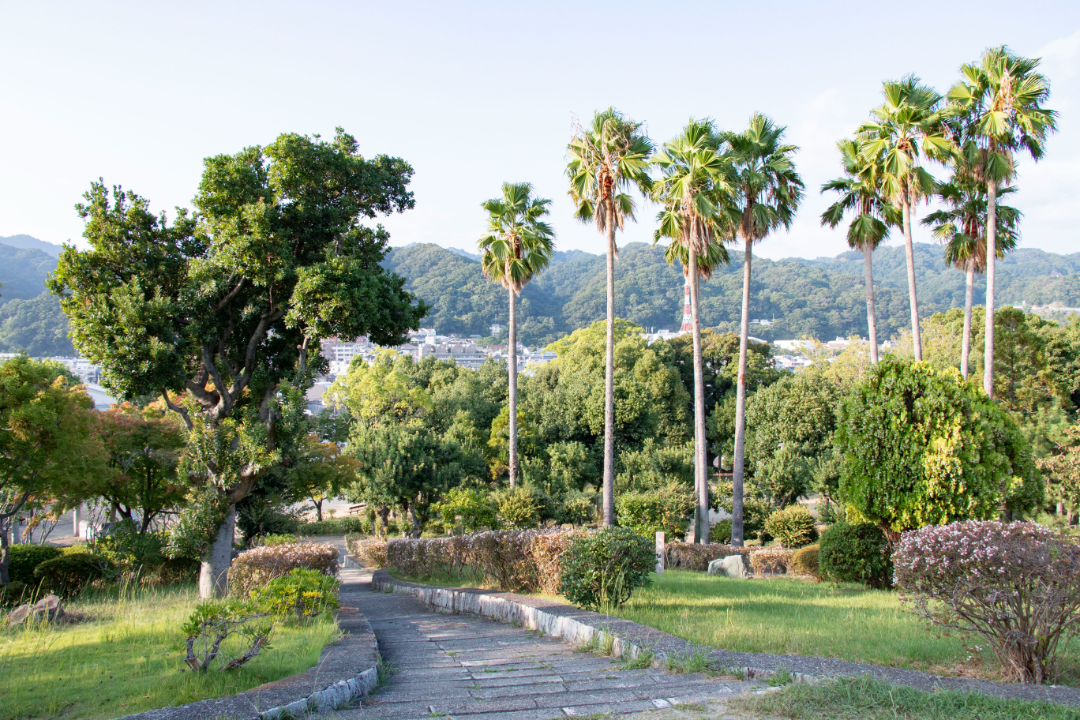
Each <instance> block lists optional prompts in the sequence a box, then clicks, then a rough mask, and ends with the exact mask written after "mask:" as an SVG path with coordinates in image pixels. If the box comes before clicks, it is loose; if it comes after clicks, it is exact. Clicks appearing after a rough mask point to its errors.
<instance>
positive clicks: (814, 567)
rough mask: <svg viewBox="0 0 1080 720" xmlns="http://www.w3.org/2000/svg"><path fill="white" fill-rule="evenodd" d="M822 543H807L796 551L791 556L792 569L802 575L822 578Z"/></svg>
mask: <svg viewBox="0 0 1080 720" xmlns="http://www.w3.org/2000/svg"><path fill="white" fill-rule="evenodd" d="M820 550H821V546H820V545H807V546H806V547H804V548H800V549H798V550H796V551H795V554H794V555H793V556H792V557H791V569H792V570H794V571H795V572H797V573H798V574H800V575H809V576H811V577H813V578H814V579H816V580H821V559H820V557H819V556H820Z"/></svg>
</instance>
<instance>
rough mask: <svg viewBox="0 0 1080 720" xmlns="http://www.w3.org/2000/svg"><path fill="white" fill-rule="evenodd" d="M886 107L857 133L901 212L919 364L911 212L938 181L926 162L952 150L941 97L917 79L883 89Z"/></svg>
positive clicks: (920, 344)
mask: <svg viewBox="0 0 1080 720" xmlns="http://www.w3.org/2000/svg"><path fill="white" fill-rule="evenodd" d="M882 92H883V94H884V96H885V102H884V104H882V105H881V106H880V107H878V108H876V109H875V110H874V111H873V115H874V118H875V119H874V120H872V121H870V122H867V123H864V124H863V126H862V127H861V128H859V135H860V140H861V145H860V146H861V148H862V153H863V155H864V158H865V159H866V160H867V161H874V160H876V159H877V158H880V159H881V168H882V173H881V183H882V190H883V192H884V193H885V196H886V197H887V198H889V201H890V202H892V204H894V205H896V206H898V207H899V208H900V211H901V215H902V220H903V227H904V250H905V251H906V253H907V275H908V302H909V304H910V306H911V339H912V343H913V344H914V347H915V359H916V360H922V333H921V332H920V329H919V300H918V294H917V293H916V291H915V250H914V247H913V246H912V244H911V208H912V206H913V205H915V204H916V203H917V202H919V200H920V199H923V198H925V197H926V196H927V195H929V194H930V193H931V192H933V189H934V178H933V177H932V176H931V175H930V173H929V172H927V171H926V168H924V167H922V158H923V156H926V157H928V158H932V159H942V158H945V157H948V156H949V155H950V154H951V152H952V149H953V144H952V142H951V141H950V140H949V138H948V137H946V136H945V134H944V132H943V129H942V113H941V110H940V107H939V106H940V105H941V99H942V98H941V95H939V94H938V93H936V92H934V90H933V89H931V88H930V87H927V86H926V85H923V84H922V82H921V81H920V80H919V79H918V78H917V77H914V76H911V75H909V76H908V77H906V78H904V79H903V80H898V81H888V82H886V83H884V85H883V90H882Z"/></svg>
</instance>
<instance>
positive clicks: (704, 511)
mask: <svg viewBox="0 0 1080 720" xmlns="http://www.w3.org/2000/svg"><path fill="white" fill-rule="evenodd" d="M720 144H721V142H720V138H719V136H718V135H717V133H716V130H715V128H714V127H713V124H712V121H709V120H706V121H696V120H690V124H688V125H687V126H686V128H684V129H683V132H682V134H681V135H679V136H678V137H677V138H675V139H674V140H672V141H671V142H668V143H665V144H664V147H663V148H662V149H661V150H660V152H658V153H657V154H656V155H655V156H654V158H653V162H654V163H655V164H656V165H657V167H659V168H660V171H661V174H662V177H661V179H660V180H659V181H657V182H656V183H655V184H654V185H653V194H652V198H653V200H654V201H656V202H658V203H659V204H660V205H661V208H662V209H661V210H660V213H659V215H657V220H658V221H659V222H660V227H659V228H658V229H657V230H656V232H655V233H654V241H659V240H660V239H661V238H668V239H669V240H671V241H672V242H671V243H670V244H669V245H668V252H667V253H666V256H667V260H668V263H669V264H674V262H675V260H680V261H681V262H682V266H683V270H684V272H685V273H686V276H687V277H688V278H689V281H690V282H689V284H690V314H691V317H692V319H693V320H692V328H693V330H692V334H693V345H694V485H695V491H696V494H697V509H696V511H695V513H694V540H695V542H701V543H703V544H708V542H709V472H708V463H707V457H706V453H705V445H706V437H705V387H704V379H703V375H702V359H701V322H700V319H699V316H698V282H699V280H701V279H705V280H708V279H709V277H710V276H711V275H712V270H713V268H714V267H716V266H717V265H719V264H721V263H727V262H729V258H728V254H727V250H726V249H725V248H724V246H723V242H724V239H725V238H726V237H727V235H726V234H725V232H724V220H725V218H724V217H723V211H724V207H725V206H726V205H727V206H730V205H729V203H728V201H727V197H726V196H727V195H728V193H729V192H730V190H731V187H730V185H729V184H728V175H729V172H728V162H727V158H725V157H724V155H723V154H722V153H721V152H720Z"/></svg>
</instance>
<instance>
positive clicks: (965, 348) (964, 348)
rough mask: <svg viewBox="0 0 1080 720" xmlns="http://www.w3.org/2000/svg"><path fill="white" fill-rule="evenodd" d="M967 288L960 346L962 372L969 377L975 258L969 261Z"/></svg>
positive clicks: (966, 377) (965, 377) (965, 376)
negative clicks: (962, 335)
mask: <svg viewBox="0 0 1080 720" xmlns="http://www.w3.org/2000/svg"><path fill="white" fill-rule="evenodd" d="M965 274H966V275H967V288H966V291H965V293H964V337H963V338H962V340H961V343H962V344H961V346H960V374H961V375H963V376H964V379H965V380H967V379H968V358H970V357H971V302H972V299H973V296H974V294H975V260H974V259H971V260H968V262H967V272H966V273H965Z"/></svg>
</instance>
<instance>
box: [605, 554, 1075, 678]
mask: <svg viewBox="0 0 1080 720" xmlns="http://www.w3.org/2000/svg"><path fill="white" fill-rule="evenodd" d="M612 614H614V615H617V616H618V617H621V618H625V619H627V620H632V621H634V622H638V623H641V624H643V625H649V626H651V627H654V628H657V629H659V630H663V631H665V632H669V633H671V634H672V635H676V636H678V637H681V638H685V639H687V640H690V641H692V642H695V643H698V644H701V645H709V646H712V647H716V648H724V649H726V650H733V651H739V652H759V653H777V654H785V655H803V656H819V657H833V658H839V659H842V660H850V661H853V662H862V663H868V664H873V665H890V666H894V667H903V668H911V669H918V670H924V671H927V672H932V673H935V674H943V675H958V676H973V677H984V678H987V679H992V680H1003V679H1005V674H1004V673H1003V671H1002V669H1001V666H1000V664H999V663H998V662H997V661H996V659H995V658H994V656H993V654H992V653H991V652H990V651H989V650H988V649H986V648H985V643H982V646H983V648H984V649H983V651H981V652H978V651H975V650H974V646H975V645H976V644H978V640H977V639H970V640H966V641H965V638H963V637H961V636H960V634H959V633H930V632H927V629H926V626H925V625H924V624H923V623H922V622H921V621H919V620H918V619H917V618H916V617H915V616H913V615H912V614H911V613H909V612H907V611H906V610H905V609H904V607H903V606H902V604H901V602H900V598H899V596H898V594H897V593H896V592H891V591H884V590H869V589H866V588H863V587H861V586H858V585H855V584H846V583H845V584H838V583H814V582H808V581H805V580H799V579H794V578H773V579H768V580H760V579H755V580H739V579H733V578H725V577H718V576H709V575H704V574H701V573H696V572H684V571H668V572H665V573H664V574H663V575H659V576H654V578H653V583H652V585H651V586H650V587H647V588H642V589H640V590H638V591H636V592H635V593H634V595H633V597H631V598H630V600H629V601H628V602H627V603H626V604H625V605H623V606H622V607H621V608H619V609H618V610H616V611H612ZM1060 660H1061V667H1062V669H1063V671H1064V672H1063V674H1062V676H1061V677H1060V678H1059V680H1058V682H1061V683H1063V684H1069V685H1077V684H1080V678H1078V675H1077V668H1078V666H1080V643H1077V642H1076V641H1073V642H1071V643H1069V644H1068V645H1066V646H1064V647H1063V648H1062V651H1061V658H1060Z"/></svg>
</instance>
